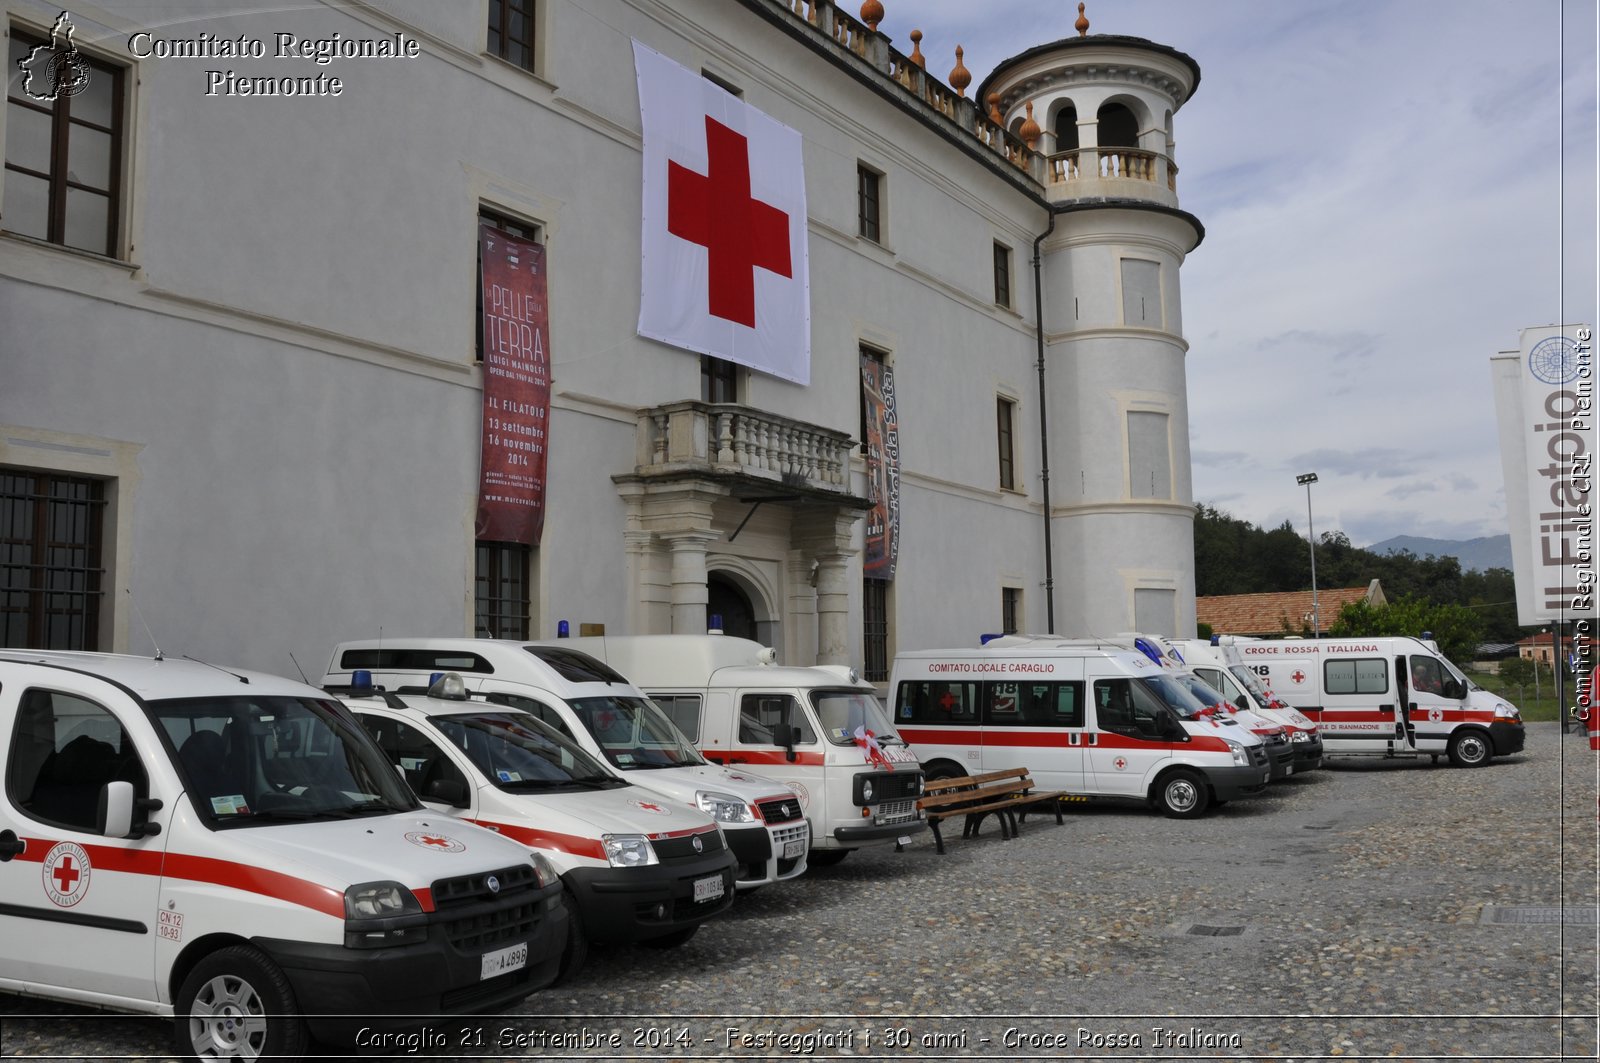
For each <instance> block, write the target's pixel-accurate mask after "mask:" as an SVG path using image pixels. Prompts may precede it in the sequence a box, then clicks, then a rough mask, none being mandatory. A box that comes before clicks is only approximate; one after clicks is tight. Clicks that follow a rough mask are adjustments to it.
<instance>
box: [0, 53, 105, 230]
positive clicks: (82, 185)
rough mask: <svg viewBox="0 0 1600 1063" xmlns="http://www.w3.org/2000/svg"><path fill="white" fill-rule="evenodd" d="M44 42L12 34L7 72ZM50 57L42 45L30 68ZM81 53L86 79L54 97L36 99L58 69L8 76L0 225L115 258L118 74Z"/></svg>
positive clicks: (26, 58) (15, 67) (21, 63)
mask: <svg viewBox="0 0 1600 1063" xmlns="http://www.w3.org/2000/svg"><path fill="white" fill-rule="evenodd" d="M46 43H47V42H46V41H44V40H42V39H40V38H37V37H33V36H30V35H29V34H27V33H24V32H21V31H18V30H12V33H11V45H10V51H9V55H10V64H9V65H10V69H11V70H12V71H13V72H15V71H17V69H18V67H19V66H25V65H26V64H28V63H29V61H30V55H32V54H33V53H34V49H35V48H38V47H40V46H41V45H45V44H46ZM51 54H52V53H51V52H50V49H49V48H48V47H45V48H44V49H43V50H42V51H40V52H39V53H37V54H36V55H34V56H33V58H32V63H33V64H35V65H37V64H39V63H41V62H43V63H47V64H48V62H49V60H48V58H47V57H48V56H50V55H51ZM56 54H61V53H56ZM78 56H79V58H80V59H81V60H82V61H83V63H84V64H85V66H84V67H83V70H85V71H86V72H87V75H88V77H87V80H85V81H84V82H83V85H82V88H81V89H80V90H79V91H78V92H75V93H68V92H59V93H57V95H56V98H55V99H54V100H40V99H36V98H35V95H46V94H47V91H46V90H47V89H48V88H49V78H50V77H52V76H56V75H57V74H58V73H59V72H58V71H55V70H44V71H32V75H33V76H32V77H31V78H28V79H24V78H23V77H21V76H16V75H15V74H14V76H12V77H10V78H8V79H7V83H8V84H9V85H10V89H9V90H8V92H7V94H6V163H5V170H6V172H5V200H4V203H0V218H3V219H4V220H3V221H0V224H3V225H4V227H5V228H6V229H8V230H10V231H11V232H14V233H19V234H21V235H23V236H32V237H36V238H38V239H40V240H48V241H49V242H51V243H53V244H61V245H63V246H65V247H75V248H78V249H80V250H83V251H92V252H94V253H95V254H97V255H108V256H113V257H115V256H116V254H117V227H118V224H119V223H120V219H121V203H122V136H123V121H122V115H123V109H124V105H123V86H124V77H123V71H122V68H120V67H116V66H112V65H110V64H109V63H102V62H100V61H99V60H96V59H93V58H91V57H90V56H88V55H85V54H84V53H82V52H79V53H78ZM24 84H26V85H27V86H28V88H24V87H23V86H24ZM30 93H33V94H34V95H30Z"/></svg>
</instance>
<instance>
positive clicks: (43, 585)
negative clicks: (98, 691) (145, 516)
mask: <svg viewBox="0 0 1600 1063" xmlns="http://www.w3.org/2000/svg"><path fill="white" fill-rule="evenodd" d="M105 506H106V499H105V484H104V482H103V481H100V480H90V479H86V478H83V477H76V476H56V475H52V474H50V473H40V472H27V471H23V470H18V469H0V646H11V647H18V648H23V647H26V648H28V649H41V650H42V649H50V650H97V649H99V648H100V608H101V604H102V602H103V601H104V599H105V591H104V589H103V586H102V584H103V581H104V578H105V569H104V567H103V565H102V562H101V558H102V556H103V551H104V543H103V536H104V531H103V528H104V521H105Z"/></svg>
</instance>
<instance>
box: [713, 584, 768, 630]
mask: <svg viewBox="0 0 1600 1063" xmlns="http://www.w3.org/2000/svg"><path fill="white" fill-rule="evenodd" d="M715 617H721V618H722V619H721V623H720V624H718V622H717V621H716V620H715V619H714V618H715ZM719 626H720V627H721V628H722V633H723V634H724V635H730V636H732V637H734V638H740V639H758V641H759V638H758V635H757V631H756V610H755V606H753V605H751V604H750V596H749V595H747V594H745V592H744V590H743V589H742V588H741V587H740V586H739V585H738V584H737V583H735V582H734V581H733V580H731V579H729V578H728V577H727V576H724V575H721V574H719V573H716V572H713V573H711V574H710V575H709V576H707V577H706V627H707V628H708V629H710V628H715V627H719Z"/></svg>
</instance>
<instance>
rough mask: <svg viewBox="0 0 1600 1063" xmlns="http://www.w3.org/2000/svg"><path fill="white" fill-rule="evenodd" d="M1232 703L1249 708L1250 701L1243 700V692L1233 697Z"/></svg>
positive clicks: (1242, 707)
mask: <svg viewBox="0 0 1600 1063" xmlns="http://www.w3.org/2000/svg"><path fill="white" fill-rule="evenodd" d="M1233 703H1234V704H1235V705H1237V706H1239V708H1241V709H1248V708H1250V702H1248V701H1246V700H1245V696H1244V695H1243V694H1240V695H1239V696H1238V697H1236V698H1234V699H1233Z"/></svg>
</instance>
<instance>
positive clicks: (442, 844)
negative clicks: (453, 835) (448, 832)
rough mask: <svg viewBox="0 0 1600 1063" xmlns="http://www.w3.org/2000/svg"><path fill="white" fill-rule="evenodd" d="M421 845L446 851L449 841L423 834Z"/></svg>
mask: <svg viewBox="0 0 1600 1063" xmlns="http://www.w3.org/2000/svg"><path fill="white" fill-rule="evenodd" d="M422 844H423V845H436V846H438V847H439V848H441V849H448V848H450V839H449V838H440V837H438V836H436V835H433V834H425V835H423V836H422Z"/></svg>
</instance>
